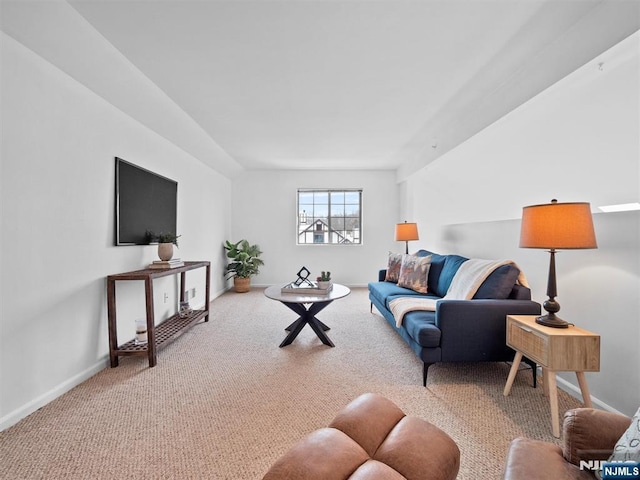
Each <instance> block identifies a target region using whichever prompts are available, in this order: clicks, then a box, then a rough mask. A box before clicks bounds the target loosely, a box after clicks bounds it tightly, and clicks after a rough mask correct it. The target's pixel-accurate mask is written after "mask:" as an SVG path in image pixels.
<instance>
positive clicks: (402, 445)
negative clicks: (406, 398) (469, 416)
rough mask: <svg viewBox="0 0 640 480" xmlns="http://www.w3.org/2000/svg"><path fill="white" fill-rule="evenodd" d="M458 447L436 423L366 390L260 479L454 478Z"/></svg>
mask: <svg viewBox="0 0 640 480" xmlns="http://www.w3.org/2000/svg"><path fill="white" fill-rule="evenodd" d="M459 468H460V450H459V449H458V446H457V445H456V444H455V442H454V441H453V440H452V439H451V437H449V435H447V434H446V433H444V432H443V431H442V430H440V429H439V428H438V427H436V426H434V425H432V424H430V423H429V422H426V421H424V420H422V419H420V418H416V417H408V416H406V415H405V414H404V412H403V411H402V410H400V409H399V408H398V407H397V406H396V405H395V404H394V403H393V402H391V401H390V400H388V399H386V398H384V397H383V396H381V395H377V394H374V393H365V394H364V395H361V396H360V397H358V398H356V399H355V400H354V401H352V402H351V403H350V404H349V405H347V406H346V407H345V408H344V409H342V410H341V411H340V412H339V413H338V415H337V416H336V418H334V420H333V422H331V424H330V425H329V427H327V428H321V429H319V430H316V431H315V432H312V433H311V434H309V435H307V436H306V437H305V438H303V439H302V440H301V441H299V442H298V443H297V444H296V445H294V446H293V447H292V448H291V449H290V450H289V451H288V452H287V453H285V454H284V455H283V456H282V457H281V458H280V459H278V460H277V461H276V463H275V464H274V465H273V466H272V467H271V469H270V470H269V471H268V472H267V474H266V475H265V476H264V478H263V480H275V479H278V480H285V479H292V480H293V479H295V480H334V479H335V480H338V479H340V480H343V479H351V480H364V479H373V478H375V479H377V480H402V479H408V480H418V479H430V480H439V479H442V480H445V479H446V480H454V479H455V478H456V475H457V474H458V469H459Z"/></svg>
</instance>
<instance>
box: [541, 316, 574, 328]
mask: <svg viewBox="0 0 640 480" xmlns="http://www.w3.org/2000/svg"><path fill="white" fill-rule="evenodd" d="M536 323H539V324H540V325H544V326H545V327H553V328H569V325H573V324H571V323H569V322H565V321H564V320H562V319H561V318H560V317H556V316H555V315H554V314H552V313H550V314H548V315H541V316H539V317H536Z"/></svg>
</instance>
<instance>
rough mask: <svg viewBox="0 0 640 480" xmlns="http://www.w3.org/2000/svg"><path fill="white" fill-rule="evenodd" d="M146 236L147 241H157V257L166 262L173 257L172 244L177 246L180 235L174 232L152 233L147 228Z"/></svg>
mask: <svg viewBox="0 0 640 480" xmlns="http://www.w3.org/2000/svg"><path fill="white" fill-rule="evenodd" d="M147 238H148V239H149V243H153V242H158V257H160V260H163V261H165V262H166V261H169V260H171V258H172V257H173V246H174V245H175V246H176V247H177V246H178V238H180V235H176V234H175V233H154V232H151V231H149V230H147Z"/></svg>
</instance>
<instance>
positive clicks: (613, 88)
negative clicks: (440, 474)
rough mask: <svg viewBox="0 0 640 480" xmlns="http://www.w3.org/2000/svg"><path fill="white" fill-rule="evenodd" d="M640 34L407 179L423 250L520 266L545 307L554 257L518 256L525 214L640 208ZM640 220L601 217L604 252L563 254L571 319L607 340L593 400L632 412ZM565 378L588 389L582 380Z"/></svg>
mask: <svg viewBox="0 0 640 480" xmlns="http://www.w3.org/2000/svg"><path fill="white" fill-rule="evenodd" d="M639 35H640V34H638V33H636V34H635V35H633V36H632V37H630V38H628V39H627V40H625V41H623V42H622V43H621V44H619V45H618V46H616V47H614V48H612V49H611V50H610V51H608V52H605V53H604V54H602V55H601V56H599V57H598V58H596V59H594V61H592V62H590V63H589V64H587V65H585V66H584V67H583V68H581V69H579V70H578V71H576V72H575V73H573V74H572V75H570V76H569V77H567V78H565V79H563V80H562V81H560V82H558V83H557V84H556V85H554V86H553V87H551V88H550V89H548V90H547V91H545V92H543V93H542V94H541V95H539V96H538V97H536V98H534V99H532V100H531V101H529V102H528V103H527V104H525V105H523V106H521V107H520V108H518V109H516V110H515V111H513V112H511V113H510V114H509V115H507V116H505V117H503V118H502V119H501V120H500V121H498V122H496V123H495V124H493V125H492V126H490V127H488V128H487V129H485V130H484V131H482V132H481V133H479V134H478V135H476V136H475V137H473V138H471V139H470V140H469V141H467V142H466V143H464V144H462V145H460V146H459V147H458V148H456V149H454V150H452V151H451V152H449V153H447V154H446V155H444V156H442V157H441V158H440V159H439V160H437V161H436V162H434V163H433V164H431V165H429V166H427V167H425V168H424V169H422V170H421V171H420V172H418V173H416V174H415V175H413V176H412V177H411V178H410V179H409V180H408V181H406V182H405V183H404V184H403V185H402V187H401V192H402V193H401V199H400V202H401V206H402V211H404V212H405V213H406V215H407V216H409V217H412V218H414V219H416V220H417V221H418V222H419V224H420V225H421V227H422V230H423V231H424V233H425V234H424V235H423V237H422V238H423V240H422V241H420V242H418V244H419V245H420V246H422V247H425V248H429V249H432V250H434V251H437V252H439V253H459V254H462V255H466V256H476V257H482V258H512V259H513V260H515V261H516V262H517V263H518V264H520V266H521V267H522V268H523V270H524V271H525V273H526V274H527V277H528V279H529V282H530V283H531V286H532V292H533V296H534V300H537V301H539V302H540V303H542V302H543V301H544V300H545V299H546V295H545V292H546V281H547V272H548V263H549V254H548V253H546V252H545V251H543V250H529V249H520V248H518V241H519V229H520V216H521V212H522V207H523V206H526V205H530V204H536V203H547V202H549V201H550V200H551V199H552V198H557V199H558V200H559V201H587V202H591V205H592V209H593V210H594V211H597V209H596V207H597V206H599V205H608V204H617V203H626V202H637V201H640V122H639V107H640V73H639V72H640V48H639V45H640V43H639V42H640V40H639V38H640V36H639ZM601 62H603V65H602V68H599V66H598V64H599V63H601ZM639 217H640V214H639V213H638V212H632V213H625V214H602V213H601V214H596V215H594V223H595V228H596V236H597V238H598V243H599V248H598V249H597V250H582V251H567V252H561V253H559V254H558V255H557V272H558V297H557V300H558V301H559V303H560V305H561V307H562V310H561V311H560V316H561V317H563V318H565V319H566V320H567V321H570V322H574V323H575V324H576V325H578V326H580V327H582V328H586V329H587V330H591V331H594V332H597V333H599V334H600V335H601V370H600V372H599V373H588V374H587V379H588V383H589V386H590V388H591V393H592V395H593V396H594V397H596V399H597V400H598V401H599V402H601V404H605V405H608V406H609V407H612V408H613V409H617V410H619V411H622V412H624V413H626V414H632V413H634V412H635V410H636V409H637V408H638V406H640V370H639V369H638V365H640V352H639V350H638V344H640V327H639V323H640V322H639V320H640V300H639V293H638V292H640V254H639V249H640V219H639ZM562 378H563V379H565V380H566V381H568V382H570V383H571V385H572V386H575V385H577V382H576V379H575V376H573V375H570V374H562ZM568 388H569V389H571V388H572V387H571V386H569V387H568Z"/></svg>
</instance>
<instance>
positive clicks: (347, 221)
mask: <svg viewBox="0 0 640 480" xmlns="http://www.w3.org/2000/svg"><path fill="white" fill-rule="evenodd" d="M296 223H297V227H298V228H297V232H298V240H297V243H298V244H299V245H306V244H329V245H344V244H351V245H360V244H361V243H362V190H328V189H324V190H307V189H300V190H298V216H297V220H296Z"/></svg>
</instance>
